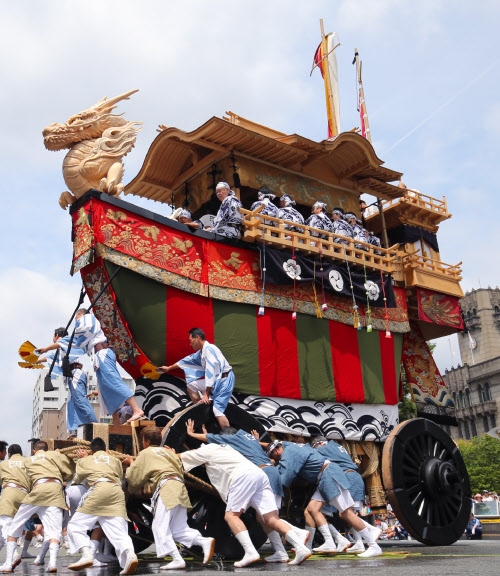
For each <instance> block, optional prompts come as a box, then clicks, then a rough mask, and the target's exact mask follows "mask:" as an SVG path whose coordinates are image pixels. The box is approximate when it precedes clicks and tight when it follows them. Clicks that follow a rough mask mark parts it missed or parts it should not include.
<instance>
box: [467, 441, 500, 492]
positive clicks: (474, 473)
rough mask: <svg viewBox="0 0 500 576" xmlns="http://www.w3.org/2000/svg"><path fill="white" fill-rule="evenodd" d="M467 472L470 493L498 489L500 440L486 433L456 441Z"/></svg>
mask: <svg viewBox="0 0 500 576" xmlns="http://www.w3.org/2000/svg"><path fill="white" fill-rule="evenodd" d="M458 446H459V448H460V452H461V454H462V457H463V459H464V462H465V465H466V466H467V471H468V473H469V478H470V484H471V488H472V493H473V494H476V493H481V492H482V491H483V490H488V491H489V492H490V491H492V490H493V491H495V492H498V491H499V490H500V465H499V462H500V440H498V439H497V438H492V437H491V436H488V434H484V435H483V436H475V437H474V438H472V440H470V441H468V440H460V441H459V442H458Z"/></svg>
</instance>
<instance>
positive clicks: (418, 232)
mask: <svg viewBox="0 0 500 576" xmlns="http://www.w3.org/2000/svg"><path fill="white" fill-rule="evenodd" d="M387 235H388V236H389V244H391V246H392V245H393V244H413V243H414V242H418V241H419V240H423V241H424V242H426V243H427V244H428V245H429V246H430V247H431V248H432V249H433V250H435V251H436V252H439V246H438V241H437V236H436V235H435V234H433V233H432V232H429V230H424V229H422V228H418V226H408V225H406V224H402V225H401V226H398V227H397V228H392V230H387Z"/></svg>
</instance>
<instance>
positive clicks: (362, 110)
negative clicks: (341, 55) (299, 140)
mask: <svg viewBox="0 0 500 576" xmlns="http://www.w3.org/2000/svg"><path fill="white" fill-rule="evenodd" d="M354 62H355V63H356V76H357V78H358V87H359V106H360V113H361V118H362V119H363V121H364V123H365V132H366V139H367V140H368V142H370V144H371V143H372V135H371V132H370V123H369V121H368V112H367V110H366V104H365V91H364V89H363V80H362V79H361V62H360V60H359V54H358V49H357V48H355V49H354ZM354 62H353V64H354ZM376 198H377V206H378V211H379V214H380V222H381V224H382V241H383V242H384V248H389V238H388V236H387V227H386V225H385V216H384V210H383V208H382V200H381V199H380V198H379V197H378V196H377V197H376Z"/></svg>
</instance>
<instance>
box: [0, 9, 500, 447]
mask: <svg viewBox="0 0 500 576" xmlns="http://www.w3.org/2000/svg"><path fill="white" fill-rule="evenodd" d="M0 16H1V18H0V49H1V52H2V54H3V55H4V56H3V58H2V59H1V62H0V74H1V78H2V91H1V92H0V110H1V113H2V138H1V139H0V148H1V149H0V152H1V157H2V160H3V162H2V165H3V170H2V197H3V198H4V212H3V214H4V222H3V226H2V260H1V268H0V295H1V296H2V302H3V306H2V310H1V312H0V319H1V324H2V328H3V329H2V337H1V338H2V342H1V343H2V346H1V352H0V354H1V361H2V366H3V379H4V383H3V384H4V385H3V398H4V402H8V403H9V404H10V405H11V406H12V410H10V411H9V413H8V414H7V415H6V416H5V418H4V427H3V432H2V433H1V435H2V436H3V437H5V438H6V439H7V440H8V441H11V442H13V441H15V440H18V441H19V439H21V438H22V440H23V441H24V440H25V439H26V438H28V437H29V433H30V426H31V391H32V385H33V381H34V377H33V374H32V372H29V373H28V371H25V372H22V373H20V369H18V368H17V348H18V347H19V345H20V343H21V342H23V341H24V340H25V339H31V340H32V341H33V342H34V343H35V344H37V345H42V343H44V342H47V341H48V340H50V335H51V332H52V329H53V328H54V327H55V326H59V325H61V324H64V323H65V320H66V318H67V317H68V316H69V314H70V312H71V310H72V308H73V306H74V304H73V303H74V302H75V303H76V300H77V298H78V292H79V279H78V278H76V277H75V278H70V277H69V274H68V273H69V268H70V259H71V243H70V220H69V216H68V214H67V213H65V212H63V211H62V210H61V209H60V207H59V205H58V198H59V195H60V193H61V192H62V191H64V190H65V186H64V181H63V179H62V174H61V165H62V161H63V157H64V153H63V152H58V153H56V152H47V151H46V150H45V149H44V147H43V141H42V135H41V132H42V129H43V128H44V127H45V126H46V125H47V124H49V123H51V122H62V121H64V120H66V119H67V118H68V117H69V116H70V115H71V114H73V113H76V112H78V111H80V110H83V109H85V108H87V107H88V106H90V105H92V104H94V103H95V102H96V101H97V100H99V99H100V98H102V97H103V96H105V95H106V96H108V97H111V96H114V95H117V94H120V93H123V92H126V91H128V90H131V89H134V88H138V89H139V90H140V92H138V93H137V94H135V95H134V96H133V97H132V99H131V100H130V101H128V102H124V103H122V104H121V105H120V108H119V111H120V112H124V113H125V117H126V118H127V119H129V120H137V121H142V122H143V123H144V127H143V130H142V132H140V134H139V136H138V139H137V144H136V147H135V149H134V150H133V151H132V152H131V153H130V154H129V156H127V157H126V159H125V160H126V161H125V167H126V173H125V178H124V180H125V182H128V181H130V180H131V179H132V178H133V177H134V175H135V174H136V173H137V172H138V170H139V169H140V167H141V165H142V161H143V159H144V157H145V154H146V152H147V149H148V147H149V145H150V144H151V142H152V140H153V139H154V137H155V135H156V127H157V125H158V124H160V123H162V124H166V125H167V126H176V127H179V128H181V129H184V130H192V129H194V128H196V127H197V126H198V125H200V124H202V123H203V122H205V121H206V120H207V119H208V118H209V117H211V116H214V115H216V116H222V115H223V114H224V113H225V111H226V110H232V111H233V112H236V113H238V114H240V115H241V116H244V117H246V118H249V119H252V120H254V121H255V122H258V123H261V124H265V125H268V126H271V127H273V128H276V129H278V130H281V131H283V132H286V133H294V132H296V133H299V134H301V135H303V136H306V137H308V138H311V139H313V140H322V139H323V138H325V136H326V114H325V104H324V93H323V87H322V81H321V78H320V75H319V72H318V71H316V72H315V73H314V74H313V76H312V78H310V77H309V71H310V68H311V62H312V57H313V54H314V51H315V49H316V47H317V45H318V42H319V19H320V18H321V17H322V18H323V19H324V21H325V29H326V30H327V31H336V32H337V33H338V34H339V36H340V41H341V46H340V47H339V48H338V52H337V58H338V62H339V74H340V84H341V86H340V88H341V95H340V98H341V103H340V106H341V118H342V129H343V130H350V129H351V128H353V127H354V126H358V125H359V120H358V115H357V111H356V92H355V71H354V66H352V65H351V62H352V59H353V53H354V48H358V50H359V53H360V56H361V58H362V60H363V80H364V87H365V97H366V102H367V108H368V114H369V118H370V126H371V131H372V136H373V144H374V147H375V150H376V152H377V154H378V156H379V157H380V158H382V159H383V160H384V161H385V163H386V165H387V166H388V167H390V168H393V169H395V170H398V171H401V172H403V173H404V178H403V180H404V182H405V183H406V184H407V185H408V186H409V187H412V188H417V189H419V190H420V191H421V192H423V193H424V194H428V195H430V196H434V197H436V198H442V196H443V195H446V198H447V200H448V206H449V209H450V211H451V212H452V214H453V218H452V219H451V220H450V221H448V222H445V223H443V224H442V226H441V229H440V231H439V234H438V238H439V242H440V246H441V256H442V259H443V261H445V262H447V263H450V264H456V263H458V262H460V261H462V262H463V265H462V266H463V276H464V280H463V282H462V287H463V289H464V291H465V290H467V289H471V288H473V287H478V286H479V284H481V286H482V287H486V286H488V285H491V286H496V285H498V284H499V279H498V264H499V262H500V259H499V257H498V256H497V254H496V247H497V246H498V245H499V244H500V232H499V230H500V227H499V226H498V225H497V213H498V210H497V209H496V206H495V204H494V198H495V197H496V189H495V188H496V187H497V183H496V168H497V164H498V160H497V157H498V152H499V149H498V148H499V147H498V133H499V132H500V99H499V97H498V94H499V57H498V43H497V42H496V41H495V38H497V37H498V30H497V24H498V21H499V17H500V5H499V4H498V2H495V1H489V0H482V1H481V0H480V1H477V2H474V3H471V2H465V1H460V0H454V1H451V0H449V1H440V0H432V1H427V0H419V2H412V1H405V0H366V1H357V0H344V1H339V0H336V1H333V0H328V1H326V0H325V1H311V2H303V1H300V0H287V1H281V0H271V1H269V0H268V1H267V2H262V1H260V0H252V1H239V2H235V1H225V0H213V1H210V2H208V1H202V0H198V1H190V0H184V1H183V2H182V3H181V2H170V1H166V0H165V1H151V0H143V1H140V2H139V1H127V0H122V1H120V2H117V1H109V0H108V1H107V2H96V1H92V0H91V1H87V2H85V3H83V2H78V3H76V2H67V1H58V0H48V1H46V2H38V1H34V0H33V1H24V2H16V3H14V2H10V3H8V2H6V1H3V2H1V3H0ZM126 199H127V200H130V201H134V202H137V203H141V204H143V205H145V206H148V207H150V208H152V209H154V210H157V211H161V212H165V207H164V206H161V205H159V204H156V203H155V204H153V203H149V202H147V201H142V200H140V199H135V200H134V199H133V198H131V197H127V198H126ZM450 342H451V343H452V345H453V346H454V347H455V350H456V358H455V364H456V363H457V358H458V347H457V346H456V344H455V339H454V338H452V339H451V340H450ZM449 345H450V343H449V342H448V339H444V340H442V341H440V342H439V345H438V348H437V351H436V359H437V361H438V365H439V367H440V368H441V369H442V370H444V369H445V368H446V367H449V366H450V365H451V362H452V358H451V354H450V349H449Z"/></svg>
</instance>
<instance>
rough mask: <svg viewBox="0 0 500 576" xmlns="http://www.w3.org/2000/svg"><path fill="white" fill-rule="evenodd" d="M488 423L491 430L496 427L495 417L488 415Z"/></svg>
mask: <svg viewBox="0 0 500 576" xmlns="http://www.w3.org/2000/svg"><path fill="white" fill-rule="evenodd" d="M490 423H491V427H492V428H496V427H497V419H496V417H495V414H490Z"/></svg>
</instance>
